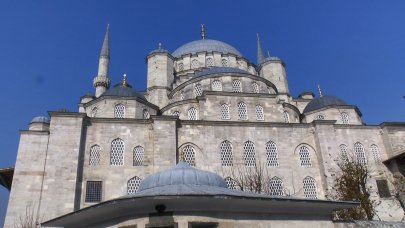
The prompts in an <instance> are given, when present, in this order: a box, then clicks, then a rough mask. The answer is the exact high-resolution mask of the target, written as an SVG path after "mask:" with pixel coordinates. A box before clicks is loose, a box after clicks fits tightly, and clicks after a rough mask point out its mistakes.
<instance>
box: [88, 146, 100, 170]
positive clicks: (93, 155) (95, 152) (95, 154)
mask: <svg viewBox="0 0 405 228" xmlns="http://www.w3.org/2000/svg"><path fill="white" fill-rule="evenodd" d="M100 151H101V148H100V146H99V145H94V146H92V147H91V148H90V156H89V165H90V166H96V165H99V164H100Z"/></svg>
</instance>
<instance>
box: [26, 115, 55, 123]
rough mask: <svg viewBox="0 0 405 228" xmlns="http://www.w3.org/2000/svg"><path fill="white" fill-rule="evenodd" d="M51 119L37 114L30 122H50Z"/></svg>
mask: <svg viewBox="0 0 405 228" xmlns="http://www.w3.org/2000/svg"><path fill="white" fill-rule="evenodd" d="M49 122H50V119H49V118H48V117H46V116H36V117H34V118H33V119H32V120H31V122H30V123H49Z"/></svg>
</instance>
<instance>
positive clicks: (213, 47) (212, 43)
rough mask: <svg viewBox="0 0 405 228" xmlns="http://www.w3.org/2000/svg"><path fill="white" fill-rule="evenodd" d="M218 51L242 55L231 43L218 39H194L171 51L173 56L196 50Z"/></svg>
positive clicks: (191, 52)
mask: <svg viewBox="0 0 405 228" xmlns="http://www.w3.org/2000/svg"><path fill="white" fill-rule="evenodd" d="M213 51H215V52H220V53H224V54H234V55H237V56H240V57H242V54H241V53H240V52H239V51H238V50H236V48H234V47H232V46H231V45H229V44H227V43H224V42H222V41H218V40H210V39H204V40H196V41H192V42H190V43H186V44H184V45H183V46H181V47H179V48H177V49H176V50H175V51H174V52H173V54H172V55H173V56H174V57H176V58H179V57H181V56H182V55H185V54H196V53H197V52H213Z"/></svg>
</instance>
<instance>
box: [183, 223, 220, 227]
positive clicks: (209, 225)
mask: <svg viewBox="0 0 405 228" xmlns="http://www.w3.org/2000/svg"><path fill="white" fill-rule="evenodd" d="M188 228H218V223H216V222H189V223H188Z"/></svg>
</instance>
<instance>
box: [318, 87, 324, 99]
mask: <svg viewBox="0 0 405 228" xmlns="http://www.w3.org/2000/svg"><path fill="white" fill-rule="evenodd" d="M318 92H319V97H323V95H322V90H321V86H320V85H319V84H318Z"/></svg>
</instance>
